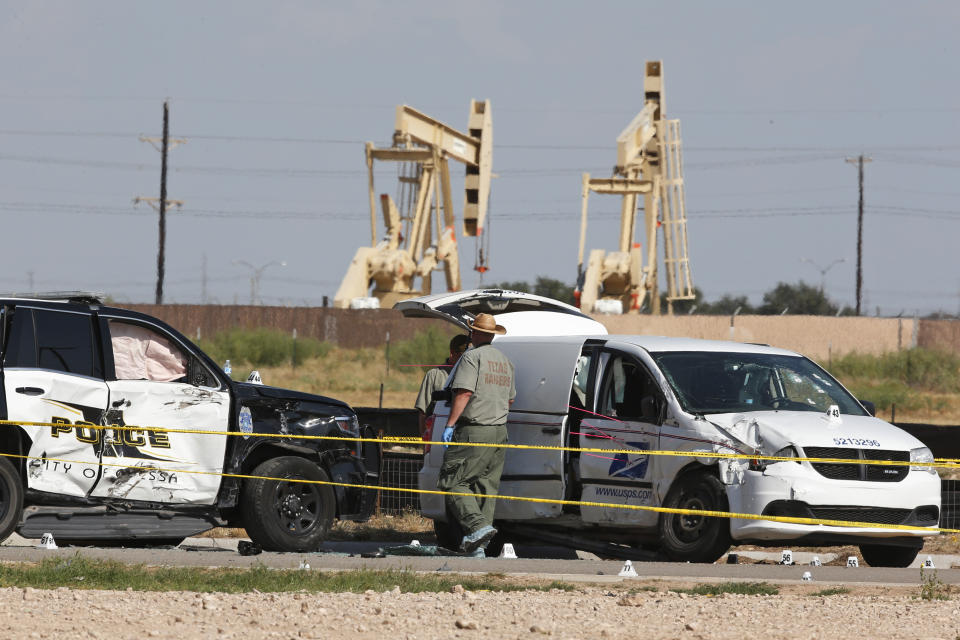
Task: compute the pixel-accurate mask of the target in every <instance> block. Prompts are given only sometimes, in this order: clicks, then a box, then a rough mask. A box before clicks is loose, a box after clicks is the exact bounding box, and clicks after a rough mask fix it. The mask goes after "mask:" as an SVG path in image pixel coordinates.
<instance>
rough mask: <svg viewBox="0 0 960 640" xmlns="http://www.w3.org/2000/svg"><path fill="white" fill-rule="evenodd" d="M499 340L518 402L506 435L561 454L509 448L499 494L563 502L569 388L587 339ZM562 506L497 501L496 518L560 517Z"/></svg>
mask: <svg viewBox="0 0 960 640" xmlns="http://www.w3.org/2000/svg"><path fill="white" fill-rule="evenodd" d="M545 340H546V339H538V338H524V339H522V340H521V339H518V340H515V341H514V340H511V338H510V337H509V335H508V336H506V337H504V338H500V339H498V340H497V341H496V346H497V348H498V349H500V350H501V351H502V352H503V353H504V354H505V355H506V356H507V357H508V358H510V361H511V362H512V363H513V365H514V381H515V384H516V387H517V399H516V401H515V402H514V403H513V405H512V406H511V407H510V417H509V419H508V421H507V433H508V438H509V442H510V444H512V445H515V444H519V445H535V446H547V447H557V450H555V451H553V450H543V449H507V455H506V460H505V462H504V467H503V475H502V476H501V478H500V495H506V496H525V497H531V498H547V499H552V500H562V499H563V497H564V490H565V486H566V478H565V473H564V470H565V469H566V461H567V459H568V455H567V453H566V452H564V451H562V450H561V449H560V448H561V447H563V445H564V443H565V442H566V438H567V430H568V427H567V417H568V413H569V410H570V407H569V403H570V385H571V382H572V380H573V378H574V372H575V370H576V367H577V362H578V360H579V357H580V352H581V349H582V348H583V342H584V338H583V337H579V336H570V337H567V338H560V339H557V338H553V339H550V340H549V342H546V341H545ZM561 509H562V506H561V505H558V504H549V503H541V502H527V501H521V500H497V509H496V516H495V517H496V518H502V519H510V520H530V519H537V518H551V517H555V516H558V515H560V512H561Z"/></svg>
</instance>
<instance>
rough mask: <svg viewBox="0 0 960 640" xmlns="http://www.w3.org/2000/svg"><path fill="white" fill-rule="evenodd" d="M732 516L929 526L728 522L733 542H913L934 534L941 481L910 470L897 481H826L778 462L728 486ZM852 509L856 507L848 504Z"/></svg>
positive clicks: (796, 466)
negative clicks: (802, 539)
mask: <svg viewBox="0 0 960 640" xmlns="http://www.w3.org/2000/svg"><path fill="white" fill-rule="evenodd" d="M727 496H728V498H729V502H730V511H731V512H733V513H757V514H769V515H790V516H799V517H813V518H818V519H829V520H850V521H860V522H877V523H883V524H906V525H911V526H924V527H930V530H924V531H918V530H910V529H899V528H896V527H892V526H891V527H889V528H888V527H862V526H861V527H857V526H849V527H844V526H832V525H822V524H792V523H786V522H773V521H770V520H743V519H737V518H731V520H730V533H731V536H732V537H733V539H734V540H738V541H749V540H756V541H772V540H797V539H801V538H804V539H817V538H823V539H830V540H833V541H842V540H844V539H849V540H850V542H851V543H852V542H854V541H857V540H863V539H883V538H904V537H907V538H918V537H922V536H928V535H935V534H936V533H937V532H936V531H935V530H934V528H935V527H936V526H937V522H936V521H935V520H936V519H937V517H938V516H939V512H940V478H939V477H938V476H937V474H936V473H931V472H927V471H914V470H911V471H910V472H909V473H908V474H907V475H906V477H905V478H904V479H903V480H901V481H900V482H866V481H843V480H833V479H829V478H825V477H823V476H821V475H820V474H818V473H817V472H816V471H815V470H813V469H812V468H811V467H809V466H808V465H806V464H797V463H794V462H780V463H777V464H772V465H770V466H769V467H767V469H766V470H765V471H763V472H759V471H746V472H745V473H744V482H743V483H742V484H735V485H728V486H727ZM850 505H856V506H850Z"/></svg>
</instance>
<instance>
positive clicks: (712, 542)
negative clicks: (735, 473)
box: [660, 471, 730, 562]
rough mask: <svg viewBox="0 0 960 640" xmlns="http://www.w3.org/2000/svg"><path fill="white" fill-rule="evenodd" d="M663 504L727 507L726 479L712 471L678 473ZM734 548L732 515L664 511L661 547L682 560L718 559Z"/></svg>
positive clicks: (703, 508) (711, 508) (712, 508)
mask: <svg viewBox="0 0 960 640" xmlns="http://www.w3.org/2000/svg"><path fill="white" fill-rule="evenodd" d="M663 506H664V507H668V508H671V509H694V510H697V511H727V510H728V509H729V507H728V503H727V492H726V490H725V489H724V487H723V483H721V482H720V479H719V478H717V476H715V475H714V474H713V473H710V472H709V471H696V472H692V473H688V474H685V475H682V476H680V477H678V478H677V479H676V480H675V481H674V483H673V486H672V487H671V488H670V491H669V492H668V493H667V498H666V500H664V501H663ZM729 548H730V519H729V518H717V517H714V516H698V515H681V514H676V513H663V514H661V515H660V550H661V551H662V552H663V554H664V555H665V556H666V557H667V558H668V559H669V560H674V561H679V562H714V561H716V560H717V559H718V558H719V557H720V556H722V555H723V554H724V553H725V552H726V551H727V549H729Z"/></svg>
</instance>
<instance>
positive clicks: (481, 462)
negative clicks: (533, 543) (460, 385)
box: [437, 425, 507, 535]
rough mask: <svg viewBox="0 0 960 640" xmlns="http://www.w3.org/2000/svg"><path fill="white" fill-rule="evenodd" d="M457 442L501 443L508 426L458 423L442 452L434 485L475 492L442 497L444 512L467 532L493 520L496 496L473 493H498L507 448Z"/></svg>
mask: <svg viewBox="0 0 960 640" xmlns="http://www.w3.org/2000/svg"><path fill="white" fill-rule="evenodd" d="M457 442H483V443H488V444H497V445H503V444H506V443H507V427H506V426H504V425H497V426H487V425H467V426H462V427H457V429H456V431H454V432H453V442H452V443H451V444H450V445H448V446H447V450H446V451H445V452H444V454H443V466H441V467H440V478H439V480H438V481H437V486H438V487H439V488H440V489H441V490H442V491H454V492H456V493H469V494H474V495H471V496H446V498H445V500H446V504H447V513H448V514H449V515H451V516H452V517H454V518H456V519H457V521H458V522H459V523H460V526H461V528H462V529H463V533H464V535H466V534H469V533H473V532H474V531H476V530H477V529H479V528H480V527H483V526H485V525H488V524H493V510H494V508H495V507H496V500H494V499H492V498H478V497H475V496H478V495H497V493H498V492H499V491H500V474H501V473H503V459H504V456H506V453H507V450H506V449H504V448H503V447H458V446H457V445H456V443H457Z"/></svg>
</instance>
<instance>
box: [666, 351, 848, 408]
mask: <svg viewBox="0 0 960 640" xmlns="http://www.w3.org/2000/svg"><path fill="white" fill-rule="evenodd" d="M650 355H651V356H652V357H653V359H654V361H655V362H656V363H657V365H658V366H659V367H660V369H661V371H663V374H664V376H666V378H667V381H668V382H669V383H670V386H671V387H673V391H674V393H676V395H677V398H678V399H679V400H680V404H681V405H682V406H683V409H684V410H685V411H687V412H689V413H701V414H704V413H734V412H741V411H816V412H824V411H826V410H827V409H828V408H829V407H830V405H837V406H838V407H840V413H843V414H848V415H856V416H864V415H867V413H866V412H865V411H864V410H863V408H862V407H861V406H860V404H859V403H858V402H857V401H856V400H855V399H854V398H853V396H851V395H850V394H849V393H848V392H847V391H846V390H844V389H843V387H841V386H840V383H839V382H837V381H836V380H835V379H834V378H833V377H831V376H830V374H829V373H827V372H826V371H824V370H823V369H821V368H820V367H818V366H817V365H815V364H814V363H813V362H811V361H810V360H807V359H806V358H804V357H802V356H785V355H775V354H769V353H724V352H703V351H691V352H687V351H665V352H660V353H651V354H650Z"/></svg>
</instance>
